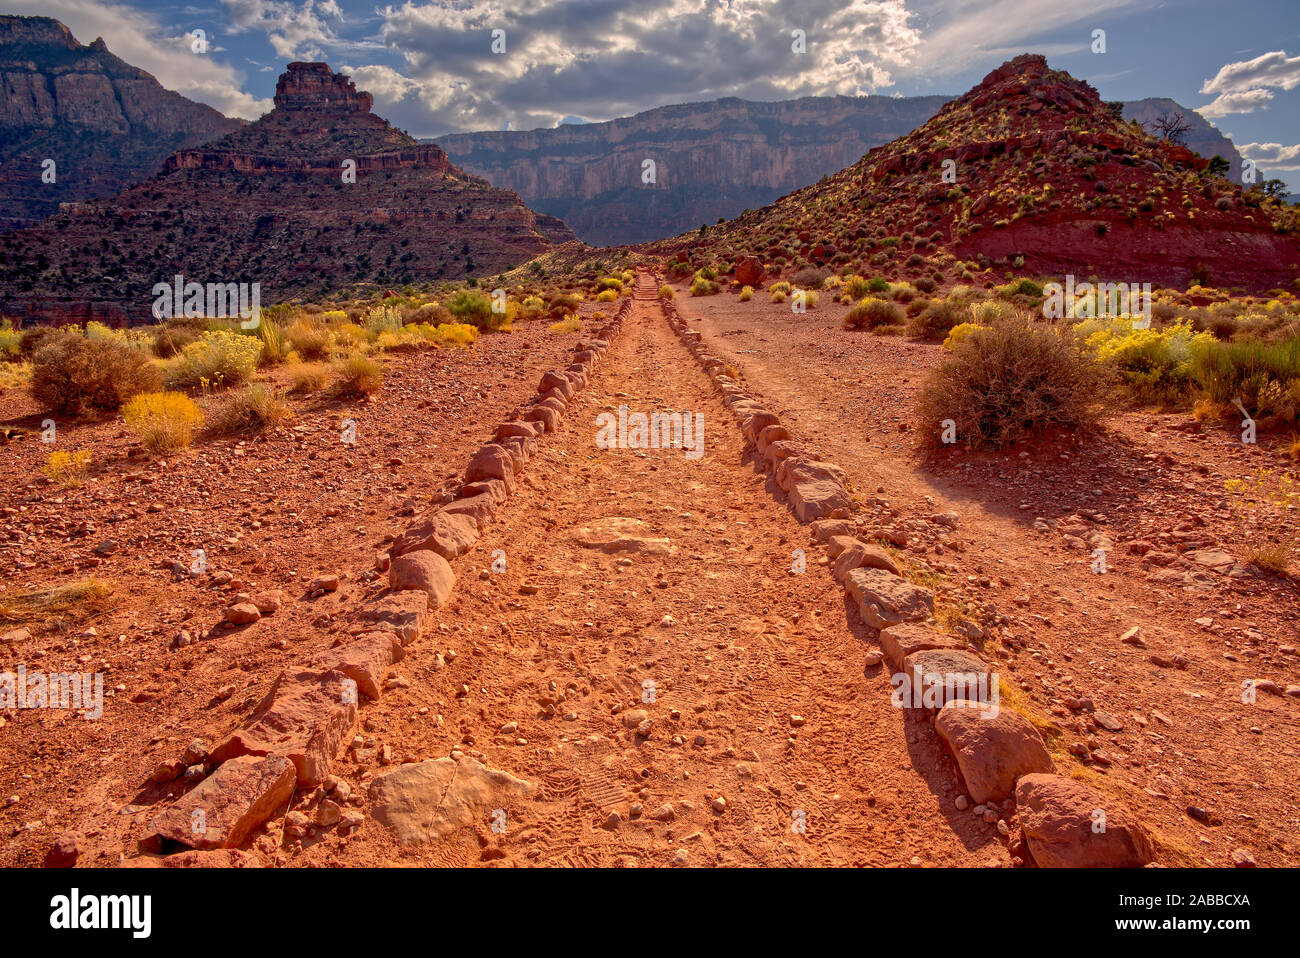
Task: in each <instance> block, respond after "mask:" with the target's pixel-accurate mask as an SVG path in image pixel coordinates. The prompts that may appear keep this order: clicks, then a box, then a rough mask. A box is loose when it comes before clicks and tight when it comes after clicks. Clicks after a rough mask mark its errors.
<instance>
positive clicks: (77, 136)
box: [0, 16, 241, 231]
mask: <svg viewBox="0 0 1300 958" xmlns="http://www.w3.org/2000/svg"><path fill="white" fill-rule="evenodd" d="M239 126H241V122H240V121H238V120H231V119H227V118H226V117H224V116H222V115H221V114H220V113H218V112H217V111H216V110H214V109H212V108H211V107H208V106H204V105H203V104H201V103H195V102H193V101H191V100H187V99H185V97H183V96H181V95H180V94H179V93H173V92H171V91H170V90H165V89H163V88H162V86H160V85H159V83H158V81H157V80H155V79H154V78H153V77H152V76H150V75H149V74H148V73H146V72H144V71H143V70H139V69H136V68H135V67H133V66H130V65H129V64H127V63H125V62H123V61H122V60H120V59H118V58H117V57H115V56H113V54H111V53H109V51H108V48H107V47H106V46H105V45H104V41H103V40H96V41H95V42H94V43H92V44H90V45H89V46H82V45H81V44H80V43H78V42H77V41H76V39H75V38H74V37H73V36H72V34H71V33H70V32H69V30H68V28H67V27H65V26H64V25H63V24H62V23H60V22H59V21H57V20H52V19H49V18H48V17H15V16H0V231H3V230H9V229H16V228H19V227H22V226H27V225H31V224H32V223H35V222H37V221H39V220H42V219H44V218H45V217H47V216H49V215H51V214H52V213H54V212H56V211H57V210H58V208H59V204H60V203H61V202H70V201H77V200H85V199H90V198H92V197H98V196H107V195H110V194H112V193H116V192H117V191H118V190H121V189H124V188H125V187H127V186H131V185H133V184H135V183H139V182H140V181H141V180H144V179H146V178H147V177H149V176H150V175H152V174H153V173H155V172H156V171H157V170H158V168H159V167H160V166H161V164H162V162H163V160H164V159H166V157H167V156H168V155H169V154H170V153H171V152H172V151H174V150H176V149H179V148H181V147H185V146H193V145H196V144H199V143H202V142H204V141H207V140H211V139H213V138H214V137H218V136H222V135H224V134H226V133H229V132H230V131H232V130H235V129H237V128H238V127H239ZM46 160H53V161H54V167H53V174H54V182H53V183H48V182H44V181H43V179H42V174H43V172H45V170H46V169H48V164H45V161H46ZM43 164H44V165H43ZM47 178H48V177H47Z"/></svg>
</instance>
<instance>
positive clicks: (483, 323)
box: [447, 289, 507, 333]
mask: <svg viewBox="0 0 1300 958" xmlns="http://www.w3.org/2000/svg"><path fill="white" fill-rule="evenodd" d="M447 308H448V309H449V310H451V315H452V316H454V317H455V318H456V321H457V322H460V323H466V324H468V325H470V326H473V327H474V328H475V329H477V330H479V331H480V332H485V333H486V332H492V331H495V330H499V329H501V328H503V327H504V326H506V325H507V318H506V314H505V313H494V312H493V311H492V300H491V299H490V298H489V297H488V296H486V295H484V294H483V293H480V292H479V291H477V290H472V289H462V290H459V291H457V293H456V295H454V296H453V297H452V298H451V302H450V303H448V304H447Z"/></svg>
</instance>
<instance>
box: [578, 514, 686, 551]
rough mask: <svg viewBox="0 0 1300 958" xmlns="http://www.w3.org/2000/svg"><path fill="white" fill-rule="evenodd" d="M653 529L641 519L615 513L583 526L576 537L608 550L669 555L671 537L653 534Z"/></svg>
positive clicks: (580, 543) (586, 543)
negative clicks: (651, 533) (615, 514)
mask: <svg viewBox="0 0 1300 958" xmlns="http://www.w3.org/2000/svg"><path fill="white" fill-rule="evenodd" d="M649 532H650V528H649V526H648V525H646V523H645V522H644V521H643V520H641V519H633V518H629V517H627V516H611V517H609V518H608V519H601V520H599V521H597V522H593V523H592V524H591V525H589V526H583V527H582V528H580V529H578V530H577V531H575V532H574V533H573V538H574V540H575V541H576V542H577V543H578V544H579V545H582V546H586V547H587V548H588V549H599V550H600V551H601V552H608V553H616V552H639V553H643V554H645V555H668V554H670V553H671V552H673V551H674V549H673V545H672V542H671V540H669V539H664V538H661V537H656V536H652V535H649Z"/></svg>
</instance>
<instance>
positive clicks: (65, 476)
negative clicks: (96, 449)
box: [45, 449, 90, 487]
mask: <svg viewBox="0 0 1300 958" xmlns="http://www.w3.org/2000/svg"><path fill="white" fill-rule="evenodd" d="M89 473H90V453H89V452H87V451H86V450H85V449H78V450H76V451H75V452H66V451H63V450H59V451H56V452H52V453H50V457H49V458H48V459H46V460H45V474H46V475H47V476H49V477H50V478H51V479H53V480H54V481H55V482H57V483H59V484H60V485H64V486H69V487H71V486H79V485H81V484H82V483H83V482H85V481H86V476H87V475H88V474H89Z"/></svg>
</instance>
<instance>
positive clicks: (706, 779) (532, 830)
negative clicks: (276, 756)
mask: <svg viewBox="0 0 1300 958" xmlns="http://www.w3.org/2000/svg"><path fill="white" fill-rule="evenodd" d="M649 295H650V296H652V295H653V287H652V286H651V287H649ZM620 405H626V406H627V407H628V409H629V411H630V412H632V413H635V412H645V413H647V414H648V413H650V412H652V411H656V410H659V411H667V410H675V411H680V410H689V411H691V412H693V413H699V414H702V415H703V420H704V440H705V451H704V454H703V456H702V457H701V458H699V459H690V458H688V457H687V455H686V454H685V452H684V451H683V450H681V449H653V448H651V449H627V448H622V449H602V448H599V447H598V446H597V445H596V444H595V438H596V433H597V426H596V424H595V419H596V417H597V416H598V415H599V414H600V413H601V412H605V411H609V412H613V413H615V414H617V411H618V407H619V406H620ZM542 449H543V451H542V453H541V454H540V455H539V456H538V457H537V458H536V459H535V460H534V462H533V463H532V464H531V465H530V467H529V469H528V471H527V473H526V474H525V475H526V478H525V479H524V480H523V482H524V485H525V487H526V488H525V489H524V490H522V491H520V492H518V493H517V494H516V495H515V496H514V497H513V498H512V499H511V500H510V503H509V505H508V506H507V507H505V508H504V509H503V510H502V511H501V512H499V513H498V515H497V518H496V520H495V521H494V522H493V523H492V524H491V526H490V527H489V529H488V531H487V533H486V534H485V536H484V539H483V540H482V541H481V542H480V543H479V546H478V548H477V550H476V551H475V552H474V553H473V557H472V558H473V560H474V564H473V565H470V564H469V563H462V564H461V566H460V567H458V569H457V572H458V575H459V576H460V584H459V585H458V587H457V590H456V593H455V598H454V599H453V601H452V603H451V604H450V605H449V606H448V607H447V608H445V609H444V610H443V611H442V613H440V619H439V622H440V624H438V625H436V626H435V627H434V631H432V632H431V633H430V638H429V639H428V640H426V641H424V642H421V643H419V644H417V645H416V646H414V647H413V648H412V650H411V656H410V657H409V658H408V659H407V660H406V661H405V662H403V663H402V665H401V666H399V671H400V672H401V673H402V674H403V676H405V677H407V678H409V679H410V682H411V685H410V688H409V689H400V690H398V691H394V692H392V693H390V694H387V695H385V697H384V698H383V699H382V700H381V701H380V702H378V703H376V704H375V705H373V706H368V707H367V709H366V711H365V713H364V715H365V718H366V720H367V727H368V728H369V729H370V730H371V731H370V733H369V734H373V736H374V737H375V740H376V741H377V742H379V741H382V742H391V743H392V747H393V748H394V749H395V750H396V752H397V754H396V755H395V756H394V760H395V761H399V760H400V759H401V758H408V757H409V758H418V759H424V758H428V757H440V756H445V755H447V754H448V753H449V752H450V751H452V750H454V749H461V750H463V751H466V752H468V753H470V754H474V753H481V754H482V760H483V761H484V762H485V764H487V765H488V766H490V767H492V768H499V769H502V770H505V771H508V772H510V773H511V774H514V775H516V776H519V777H521V778H524V779H526V780H529V781H532V782H535V783H537V784H538V785H539V786H540V789H539V794H538V797H537V799H536V800H535V801H529V802H525V803H521V804H515V805H512V806H510V807H508V809H507V814H508V827H507V828H506V830H505V832H504V833H502V834H499V835H498V834H493V833H492V832H491V831H490V830H489V827H488V823H487V822H486V821H485V822H483V824H482V826H481V827H480V828H479V829H478V834H479V843H480V845H481V846H482V848H480V847H479V846H476V845H474V844H473V842H472V841H467V842H466V843H464V844H463V845H460V846H457V845H455V844H454V842H453V843H445V844H442V845H439V846H433V847H430V846H420V847H417V848H413V849H409V850H403V849H400V848H398V847H397V846H395V845H394V844H393V843H392V841H391V839H390V838H389V837H388V836H387V834H386V833H385V832H384V830H383V829H381V828H379V827H378V826H377V825H376V824H375V823H373V822H367V824H366V826H365V827H364V828H363V830H362V831H361V833H360V834H359V835H358V836H357V837H355V838H353V839H351V840H349V841H348V843H347V847H346V849H345V850H343V849H340V848H339V847H338V844H337V843H338V842H339V840H338V839H331V840H329V842H328V843H327V844H326V845H325V846H324V847H320V848H311V849H309V850H308V851H307V852H306V853H305V855H304V858H305V859H306V860H311V859H313V858H315V857H318V856H321V857H324V858H325V859H326V860H334V856H338V857H337V860H339V861H344V862H347V863H349V864H359V863H364V862H366V861H369V860H374V861H392V860H394V859H395V858H396V859H404V858H405V859H410V860H412V861H413V862H418V863H428V864H434V863H445V864H451V863H468V862H472V861H476V860H478V859H479V858H480V857H483V858H489V859H490V858H495V857H498V856H502V857H505V858H508V859H509V860H511V861H513V862H516V863H523V864H527V863H530V862H537V863H541V864H561V865H562V864H570V865H613V864H660V865H663V864H693V865H705V864H734V865H745V864H750V865H753V864H767V865H775V864H867V865H890V864H894V865H898V864H901V865H906V864H908V863H913V864H926V865H958V864H966V865H969V864H981V863H995V862H1000V863H1005V862H1006V861H1007V860H1008V855H1007V852H1006V850H1005V848H1004V846H1003V845H1002V844H1001V843H1000V842H999V841H998V840H997V839H998V836H997V834H996V832H995V831H994V830H993V828H992V826H985V825H983V824H982V823H978V824H977V823H975V822H974V821H972V820H971V818H970V816H969V815H968V814H965V815H963V814H961V813H958V812H956V811H955V809H954V806H953V800H954V798H955V797H956V795H957V790H958V784H957V777H956V772H955V768H954V767H953V766H952V763H951V762H950V761H948V759H947V758H946V756H943V755H942V753H941V752H940V751H939V750H938V748H936V747H935V745H934V742H933V741H930V742H928V743H927V744H926V745H922V746H917V745H909V741H908V740H909V734H910V735H911V737H912V738H913V739H916V738H918V735H919V736H925V737H928V738H929V739H933V736H932V734H931V733H929V732H928V730H925V731H923V732H921V733H916V732H912V733H909V731H908V730H907V729H905V728H904V718H903V716H902V714H901V712H900V711H899V710H895V709H894V708H892V707H891V706H890V705H889V696H888V692H889V686H888V682H887V677H886V676H883V675H881V674H880V670H879V669H872V670H870V672H871V673H872V674H865V673H864V670H863V667H862V661H863V652H864V648H863V644H862V640H861V639H860V638H859V637H858V636H857V635H855V634H854V628H853V627H851V626H850V624H849V620H848V616H847V614H846V609H845V603H844V599H843V594H842V592H841V590H840V589H839V587H838V586H836V584H835V583H834V581H833V580H832V578H831V576H830V575H829V572H828V570H827V569H826V568H825V567H824V566H820V565H816V564H814V560H815V557H816V556H817V555H819V553H818V552H816V551H813V550H812V549H811V548H810V547H809V542H808V536H807V530H806V528H804V527H802V526H799V525H798V524H797V523H796V522H795V521H794V519H793V518H792V517H791V516H790V515H789V514H788V513H787V512H786V511H785V510H784V509H783V508H782V507H781V506H779V505H778V504H777V503H776V502H774V500H773V499H772V497H771V495H770V494H769V493H768V492H767V491H766V490H765V488H764V481H763V478H762V477H761V476H760V475H758V474H757V473H755V472H754V471H753V469H752V468H751V467H750V466H749V465H748V464H746V463H745V462H744V461H743V445H742V440H741V437H740V435H739V431H738V430H737V429H736V427H735V426H734V424H733V421H732V420H731V418H730V416H729V415H728V414H727V413H726V411H725V409H724V408H723V407H722V405H721V404H720V403H719V402H717V400H716V399H714V398H713V396H712V395H711V392H710V389H709V382H708V380H707V378H706V377H705V376H704V375H703V373H702V372H700V371H699V369H698V367H697V366H696V365H695V363H694V361H693V360H692V358H691V357H690V356H689V354H687V353H686V352H685V350H684V349H683V348H682V347H681V346H680V345H679V344H678V342H677V340H676V338H675V337H673V336H672V334H671V332H670V330H669V329H668V327H667V325H666V323H665V321H664V319H663V317H662V314H661V312H660V310H659V308H658V306H657V304H656V303H655V302H654V301H653V299H650V298H647V299H646V300H644V301H638V302H637V303H636V305H635V306H634V308H633V311H632V313H631V315H630V316H629V318H628V319H627V320H626V321H625V324H624V328H623V330H622V333H621V334H620V336H619V338H618V339H617V340H616V342H615V344H614V346H613V347H612V348H611V350H610V355H609V356H608V357H607V360H606V362H605V363H604V364H603V365H602V366H601V367H600V370H599V372H598V373H597V374H596V376H595V377H594V379H593V381H592V382H591V384H590V385H589V386H588V387H587V389H585V390H584V391H583V392H582V393H581V394H580V401H579V403H578V405H577V406H576V407H575V408H573V409H571V410H570V412H569V414H568V416H566V417H565V419H564V421H563V424H562V425H561V427H560V429H559V430H558V431H557V432H556V433H555V434H553V435H550V436H548V437H547V439H546V441H545V442H544V443H543V445H542ZM615 518H617V519H625V520H633V521H634V522H635V523H638V524H641V525H638V526H636V527H635V528H634V529H632V530H631V532H630V533H629V534H630V535H632V536H634V537H638V538H641V539H644V540H648V542H647V543H644V544H642V545H641V546H640V547H639V548H640V550H641V551H604V550H602V549H600V548H591V547H588V546H584V545H583V544H581V543H580V541H579V540H580V539H586V540H587V541H594V538H598V536H596V537H594V538H593V533H595V532H597V531H598V530H600V529H602V528H603V527H604V526H605V524H607V523H608V521H609V520H610V519H615ZM584 530H585V531H584ZM629 545H630V544H629ZM800 548H807V549H808V554H809V556H810V558H809V567H808V569H807V571H806V572H804V573H802V574H797V573H794V572H792V571H791V568H792V565H793V561H794V559H793V553H794V550H796V549H800ZM497 549H500V550H502V552H503V553H504V557H505V559H506V571H504V572H499V573H496V572H490V571H488V570H487V568H486V567H487V565H488V564H489V562H490V561H491V558H492V555H493V552H494V550H497ZM479 568H482V569H483V571H482V572H479V571H478V569H479ZM449 650H454V651H455V652H456V653H458V654H457V655H456V656H455V657H454V660H451V661H449V663H448V664H446V665H445V666H443V665H442V664H441V663H442V662H443V661H447V660H449V659H451V656H449V655H448V654H447V653H448V651H449ZM646 683H653V687H654V693H653V698H654V701H653V702H646V701H644V700H643V699H644V698H648V697H650V696H648V695H646V694H645V693H646V690H647V686H646ZM458 690H459V693H460V694H459V696H458ZM422 709H427V711H426V712H424V714H421V710H422ZM636 710H643V711H644V712H645V713H646V714H645V718H646V720H648V722H649V723H650V724H649V725H648V726H642V728H641V731H648V732H649V734H648V736H642V735H640V734H638V733H637V730H636V728H635V726H636V725H637V724H638V722H639V721H640V718H641V717H640V716H639V715H636V714H635V711H636ZM629 714H631V715H632V717H631V718H628V716H629ZM792 716H799V717H800V718H798V719H794V720H792V718H791V717H792ZM909 721H910V720H909ZM629 726H631V727H629ZM502 729H508V731H502ZM339 772H340V774H342V775H345V776H349V775H353V776H355V778H354V782H355V784H356V785H357V786H364V784H365V782H366V781H367V780H368V779H369V777H370V776H369V773H368V772H367V771H364V770H361V769H354V768H349V767H348V766H346V765H344V766H343V767H342V768H340V769H339ZM715 799H722V800H723V801H724V802H725V806H718V807H715ZM664 805H671V806H672V815H673V820H671V821H664V820H655V819H653V818H652V816H653V815H654V814H655V813H656V812H658V811H660V810H661V807H662V806H664ZM719 809H721V810H719ZM798 813H804V815H803V816H799V815H798ZM615 815H616V816H617V817H616V818H615ZM801 817H802V818H803V820H804V821H806V831H804V832H802V833H800V832H797V831H796V830H795V827H794V826H795V823H796V821H797V820H799V819H800V818H801Z"/></svg>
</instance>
